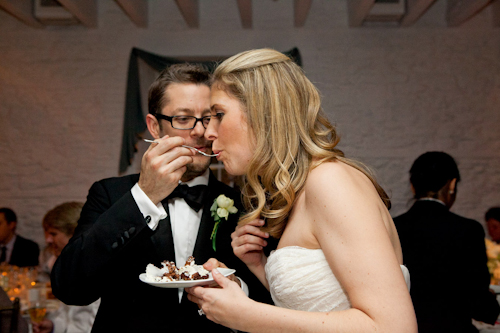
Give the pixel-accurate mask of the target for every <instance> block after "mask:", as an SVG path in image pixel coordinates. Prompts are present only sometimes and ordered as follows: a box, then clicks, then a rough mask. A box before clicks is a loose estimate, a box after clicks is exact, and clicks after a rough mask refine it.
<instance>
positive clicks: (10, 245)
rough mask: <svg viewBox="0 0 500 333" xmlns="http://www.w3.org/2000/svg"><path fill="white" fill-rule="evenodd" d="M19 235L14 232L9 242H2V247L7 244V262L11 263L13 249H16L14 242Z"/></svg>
mask: <svg viewBox="0 0 500 333" xmlns="http://www.w3.org/2000/svg"><path fill="white" fill-rule="evenodd" d="M16 238H17V236H16V235H15V234H14V236H12V238H11V239H10V241H9V242H8V243H7V244H0V248H1V247H3V246H5V262H6V263H9V262H10V258H11V257H12V251H14V243H15V242H16Z"/></svg>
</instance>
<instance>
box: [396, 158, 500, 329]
mask: <svg viewBox="0 0 500 333" xmlns="http://www.w3.org/2000/svg"><path fill="white" fill-rule="evenodd" d="M459 181H460V173H459V171H458V167H457V164H456V163H455V160H454V159H453V158H452V157H451V156H450V155H448V154H446V153H443V152H427V153H425V154H423V155H421V156H420V157H418V158H417V159H416V161H415V162H414V163H413V165H412V167H411V169H410V182H411V188H412V191H413V193H414V197H415V199H416V200H417V201H416V202H415V203H414V205H413V206H412V207H411V208H410V210H409V211H408V212H406V213H404V214H402V215H400V216H398V217H396V218H394V222H395V224H396V228H397V230H398V234H399V238H400V240H401V246H402V248H403V261H404V264H405V265H406V266H407V267H408V269H409V271H410V274H411V289H410V294H411V296H412V301H413V305H414V308H415V313H416V315H417V322H418V328H419V332H420V333H427V332H436V333H437V332H477V329H476V328H475V327H474V326H473V325H472V318H474V319H476V320H479V321H483V322H487V323H494V322H495V320H496V319H497V317H498V314H499V312H500V308H499V305H498V303H497V301H496V299H495V296H494V295H493V294H492V293H490V292H489V283H490V275H489V273H488V268H487V266H486V261H487V259H486V249H485V243H484V236H485V235H484V230H483V228H482V226H481V225H480V224H479V222H477V221H474V220H470V219H467V218H464V217H461V216H459V215H457V214H454V213H452V212H450V211H449V209H450V207H451V206H452V205H453V203H454V202H455V198H456V195H457V184H458V182H459Z"/></svg>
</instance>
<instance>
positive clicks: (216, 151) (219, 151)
mask: <svg viewBox="0 0 500 333" xmlns="http://www.w3.org/2000/svg"><path fill="white" fill-rule="evenodd" d="M221 152H222V150H212V153H213V154H215V155H217V156H216V157H215V158H216V159H217V161H218V160H220V153H221Z"/></svg>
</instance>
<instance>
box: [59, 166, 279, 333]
mask: <svg viewBox="0 0 500 333" xmlns="http://www.w3.org/2000/svg"><path fill="white" fill-rule="evenodd" d="M138 179H139V176H138V175H131V176H125V177H120V178H109V179H105V180H102V181H99V182H96V183H95V184H94V185H93V186H92V187H91V189H90V191H89V194H88V197H87V202H86V203H85V205H84V207H83V210H82V213H81V216H80V220H79V222H78V227H77V229H76V231H75V234H74V236H73V237H72V239H71V240H70V242H69V244H68V245H67V246H66V247H65V248H64V250H63V251H62V253H61V255H60V257H59V258H58V260H57V261H56V263H55V265H54V267H53V269H52V276H51V281H52V288H53V293H54V295H55V296H56V297H57V298H59V299H60V300H61V301H63V302H64V303H67V304H73V305H84V304H90V303H92V302H94V301H95V300H97V299H98V298H101V304H100V307H99V311H98V313H97V316H96V319H95V322H94V326H93V329H92V332H166V331H168V332H190V331H194V330H203V331H205V330H208V331H210V330H211V329H212V330H213V331H216V332H225V331H228V329H227V328H224V327H222V326H218V325H216V324H214V323H213V322H211V321H209V320H208V319H206V317H205V316H202V317H201V316H199V314H198V311H197V310H198V307H197V305H196V304H194V303H192V302H190V301H189V300H188V299H187V297H186V294H185V293H184V295H183V297H182V303H181V304H179V298H178V292H177V289H164V288H157V287H152V286H150V285H148V284H146V283H143V282H141V281H140V280H139V275H140V274H141V273H144V272H145V269H146V266H147V264H149V263H152V264H155V265H156V266H158V267H160V263H161V262H162V261H163V260H169V261H175V253H174V245H173V239H172V232H171V227H170V218H169V217H167V218H166V219H165V220H162V221H160V224H162V223H164V224H166V225H165V226H166V227H164V228H161V226H160V224H159V225H158V227H157V229H156V230H155V231H153V230H151V229H150V228H149V227H148V226H147V224H146V222H145V219H144V217H143V216H142V214H141V212H140V211H139V208H138V207H137V204H136V203H135V201H134V199H133V197H132V194H131V192H130V189H131V188H132V187H133V186H134V184H135V183H136V182H137V181H138ZM220 194H225V195H226V196H227V197H229V198H231V199H233V200H234V201H235V205H236V206H237V208H238V210H239V212H241V211H242V207H241V201H240V193H239V192H236V191H235V190H234V189H232V188H231V187H229V186H227V185H225V184H223V183H221V182H219V181H217V180H216V179H215V177H214V176H213V175H212V174H210V179H209V195H208V199H207V200H206V202H205V203H204V206H203V216H202V219H201V223H200V228H199V232H198V236H197V240H196V245H195V248H194V253H193V255H194V257H195V260H196V263H198V264H202V263H205V262H206V261H207V260H208V259H209V258H212V257H214V258H217V259H218V260H219V261H221V262H223V263H224V264H226V265H227V266H228V267H230V268H235V269H236V271H237V272H236V275H237V276H239V277H240V278H242V279H243V281H245V282H246V283H247V284H248V286H249V289H250V297H251V298H254V299H256V300H259V301H265V302H270V301H271V300H270V296H269V293H268V292H267V290H265V288H264V287H263V286H262V285H261V284H260V283H259V282H258V280H257V279H256V278H255V276H253V274H251V273H250V272H249V271H248V269H247V268H246V266H245V265H244V264H243V263H242V262H241V261H240V260H239V259H238V258H237V257H235V256H234V254H233V251H232V248H231V237H230V235H231V233H232V232H233V231H234V228H235V227H236V223H237V220H238V216H237V215H239V214H230V215H229V220H227V221H226V220H223V222H221V224H220V226H219V230H218V232H217V237H216V240H217V244H216V252H215V251H214V250H213V249H212V242H211V240H210V235H211V233H212V229H213V227H214V223H215V222H214V219H213V217H212V216H211V212H210V206H211V205H212V204H213V201H214V199H215V198H216V197H217V196H219V195H220ZM167 213H168V208H167ZM179 264H180V265H183V264H184V263H179Z"/></svg>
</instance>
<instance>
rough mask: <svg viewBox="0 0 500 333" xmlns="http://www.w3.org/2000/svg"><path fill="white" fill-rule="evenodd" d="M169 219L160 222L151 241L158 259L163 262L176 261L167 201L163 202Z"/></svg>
mask: <svg viewBox="0 0 500 333" xmlns="http://www.w3.org/2000/svg"><path fill="white" fill-rule="evenodd" d="M162 204H163V207H164V208H165V211H166V212H167V217H166V218H164V219H163V220H160V221H159V222H158V227H157V228H156V230H155V233H154V234H153V236H151V241H152V242H153V244H154V247H155V249H156V252H157V254H158V257H159V258H160V260H161V261H163V260H169V261H175V249H174V238H173V236H172V226H171V224H170V212H169V211H168V203H167V199H165V200H164V202H162Z"/></svg>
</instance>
